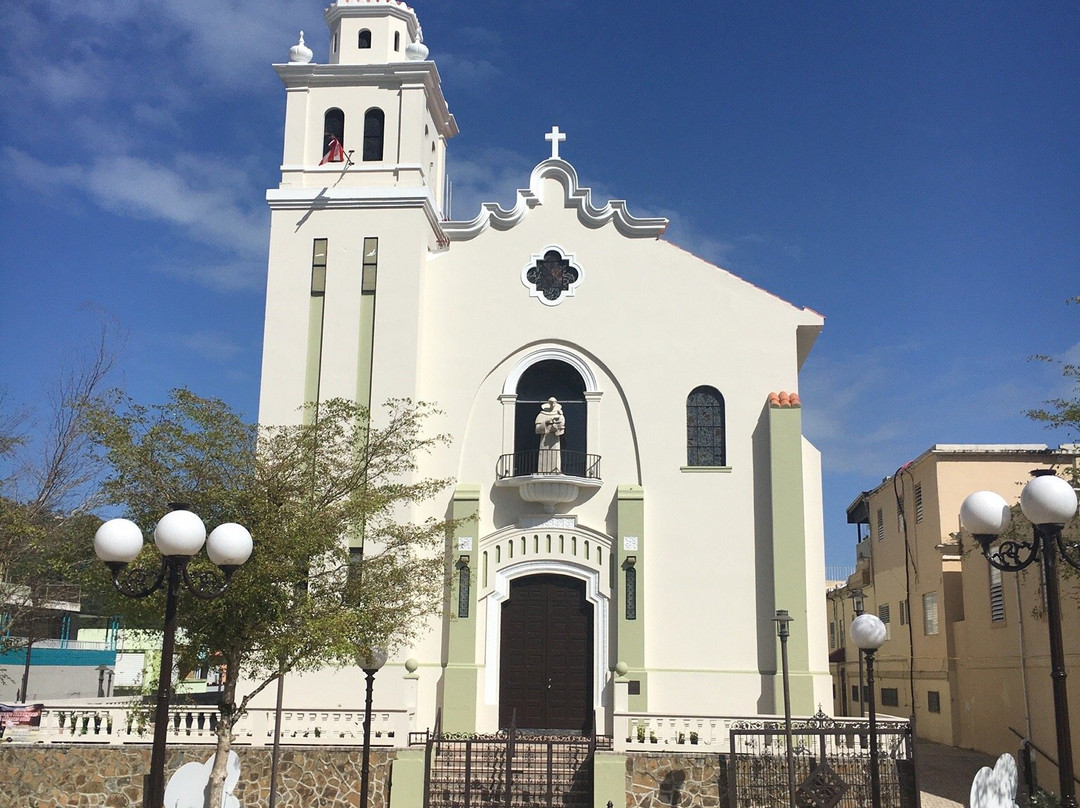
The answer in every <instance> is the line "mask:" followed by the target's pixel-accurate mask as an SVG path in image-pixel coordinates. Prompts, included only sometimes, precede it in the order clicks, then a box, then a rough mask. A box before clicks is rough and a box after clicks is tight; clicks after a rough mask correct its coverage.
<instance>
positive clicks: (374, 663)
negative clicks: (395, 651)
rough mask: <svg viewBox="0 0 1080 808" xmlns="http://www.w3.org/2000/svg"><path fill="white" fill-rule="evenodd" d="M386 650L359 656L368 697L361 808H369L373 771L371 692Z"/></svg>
mask: <svg viewBox="0 0 1080 808" xmlns="http://www.w3.org/2000/svg"><path fill="white" fill-rule="evenodd" d="M386 657H387V653H386V649H385V648H378V647H373V648H367V649H365V650H364V651H363V652H362V653H359V654H357V657H356V661H357V663H359V665H360V668H361V670H363V671H364V676H366V677H367V697H366V698H365V700H364V753H363V761H362V763H361V765H360V808H368V787H369V782H368V781H369V779H370V778H369V776H368V775H369V773H370V771H371V691H372V689H373V688H374V687H375V674H376V673H378V672H379V668H381V667H382V666H383V665H385V664H386Z"/></svg>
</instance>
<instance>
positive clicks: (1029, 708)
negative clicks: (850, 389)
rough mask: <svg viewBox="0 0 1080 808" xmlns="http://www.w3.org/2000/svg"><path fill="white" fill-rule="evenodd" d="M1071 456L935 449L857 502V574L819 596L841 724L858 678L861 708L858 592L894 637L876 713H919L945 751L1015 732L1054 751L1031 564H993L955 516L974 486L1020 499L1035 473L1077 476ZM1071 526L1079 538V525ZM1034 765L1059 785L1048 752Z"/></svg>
mask: <svg viewBox="0 0 1080 808" xmlns="http://www.w3.org/2000/svg"><path fill="white" fill-rule="evenodd" d="M1078 458H1080V447H1078V446H1076V445H1067V446H1061V447H1059V448H1057V449H1051V448H1048V447H1047V446H1045V445H1043V444H1000V445H961V444H936V445H934V446H932V447H930V448H929V449H927V450H926V451H925V452H923V453H922V454H920V455H919V456H918V457H917V458H915V460H913V461H911V462H910V463H907V464H905V465H903V466H901V467H900V468H899V469H897V470H896V472H895V473H894V474H892V475H890V476H888V477H885V478H884V479H883V480H882V483H881V485H879V486H878V487H876V488H874V489H873V490H871V491H864V492H862V493H861V494H859V496H858V497H856V498H855V500H854V501H853V502H852V503H851V505H850V506H849V507H848V511H847V515H848V522H849V523H851V524H853V525H855V526H856V530H857V545H856V556H857V568H856V572H855V574H854V575H852V576H851V578H849V579H848V581H847V583H846V585H845V586H842V587H838V588H836V589H834V590H832V591H831V592H829V593H828V595H827V598H826V601H827V608H828V620H829V629H828V631H829V635H828V636H829V650H830V668H831V670H832V675H833V694H834V701H833V709H834V711H835V714H836V715H860V714H863V713H864V712H865V709H866V704H865V702H866V695H867V694H866V685H865V680H864V681H863V690H862V695H863V700H862V701H863V703H862V705H860V699H859V695H860V688H859V667H858V657H857V656H856V649H855V648H854V647H853V646H852V644H851V643H850V641H849V639H848V628H849V626H850V624H851V619H852V618H853V616H854V610H853V602H852V598H851V594H852V590H854V589H858V590H861V592H862V594H863V608H864V609H865V610H866V611H868V612H872V613H874V614H877V615H878V616H879V617H880V618H881V619H882V621H884V622H885V624H886V628H887V629H888V639H887V640H886V642H885V644H884V645H883V646H882V647H881V649H880V650H879V651H878V653H877V663H876V672H875V679H876V682H875V693H874V696H875V699H876V703H877V705H878V708H879V710H880V711H881V712H884V713H888V714H891V715H896V716H902V717H907V716H909V715H914V716H915V719H916V728H917V733H918V735H919V736H920V737H922V738H926V739H929V740H932V741H936V742H938V743H943V744H948V745H950V746H958V747H963V748H968V749H979V750H981V751H984V752H987V753H989V754H991V755H994V756H997V755H1000V754H1002V753H1004V752H1010V753H1013V754H1015V753H1016V750H1017V749H1018V748H1019V745H1020V740H1021V739H1020V736H1018V734H1017V733H1019V735H1022V736H1023V737H1027V738H1030V739H1032V741H1034V743H1035V744H1036V745H1037V746H1039V747H1040V748H1042V749H1043V750H1046V751H1047V752H1048V753H1050V754H1053V753H1054V752H1053V750H1054V749H1055V745H1056V742H1055V735H1054V723H1053V720H1052V717H1053V714H1054V706H1053V705H1054V703H1053V698H1052V694H1051V678H1050V661H1049V641H1048V635H1047V626H1046V620H1045V617H1044V616H1043V614H1042V604H1043V600H1042V597H1043V596H1042V590H1041V580H1040V573H1039V565H1034V566H1032V567H1030V568H1029V569H1028V570H1025V571H1024V572H1022V573H1007V572H1005V573H1003V572H1001V571H999V570H997V569H995V568H994V567H992V566H990V564H988V563H987V561H986V559H985V558H983V556H982V554H981V553H980V552H979V549H978V545H977V544H976V543H975V541H974V540H973V539H972V537H971V536H969V535H966V534H961V531H960V523H959V513H960V504H961V503H962V502H963V501H964V499H965V498H966V497H967V496H968V494H971V493H973V492H975V491H981V490H989V491H995V492H996V493H998V494H1000V495H1001V496H1003V497H1004V498H1005V500H1006V501H1007V502H1010V503H1016V502H1019V497H1020V491H1021V489H1022V488H1023V486H1024V484H1025V483H1027V481H1028V480H1029V479H1031V478H1030V472H1031V471H1032V470H1034V469H1045V468H1055V469H1057V470H1058V473H1059V474H1060V475H1062V476H1065V477H1067V478H1069V477H1071V478H1073V479H1076V470H1077V466H1078ZM1070 469H1071V471H1070ZM1018 518H1019V517H1018ZM1068 529H1069V530H1072V531H1074V534H1073V535H1075V536H1076V537H1077V538H1080V523H1078V522H1077V520H1076V519H1074V520H1073V524H1072V525H1071V527H1069V528H1068ZM1074 540H1075V539H1074ZM1061 566H1062V567H1063V568H1066V570H1065V571H1062V597H1063V632H1064V637H1065V652H1066V668H1067V669H1068V670H1069V671H1070V672H1071V671H1073V670H1075V669H1080V609H1077V608H1075V607H1076V606H1077V605H1078V604H1080V581H1078V580H1077V576H1075V575H1072V574H1070V573H1069V572H1068V569H1070V568H1068V567H1067V565H1065V564H1062V565H1061ZM1068 685H1069V696H1070V711H1071V712H1072V714H1073V715H1072V721H1073V726H1078V725H1080V723H1078V722H1080V677H1077V676H1071V677H1069V679H1068ZM860 710H861V711H863V712H862V713H861V712H860ZM1077 762H1078V763H1080V761H1077ZM1038 767H1039V774H1040V779H1041V780H1042V782H1043V784H1044V785H1045V786H1046V787H1048V788H1053V787H1054V786H1053V784H1054V783H1056V782H1057V770H1056V767H1054V766H1053V765H1052V764H1051V762H1050V760H1049V759H1047V758H1045V757H1042V758H1041V759H1040V760H1039V761H1038Z"/></svg>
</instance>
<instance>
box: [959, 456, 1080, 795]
mask: <svg viewBox="0 0 1080 808" xmlns="http://www.w3.org/2000/svg"><path fill="white" fill-rule="evenodd" d="M1032 476H1033V479H1032V480H1030V481H1029V482H1028V484H1027V485H1025V486H1024V490H1023V491H1022V492H1021V493H1020V510H1022V511H1023V512H1024V516H1026V517H1027V518H1028V520H1029V521H1030V522H1031V524H1032V526H1033V527H1034V531H1033V535H1032V538H1031V541H1018V540H1012V539H1007V540H1005V541H1001V542H998V543H997V546H994V544H995V542H997V540H998V537H999V536H1000V535H1001V533H1002V532H1003V531H1004V530H1005V528H1007V527H1008V526H1009V522H1010V521H1011V519H1012V513H1011V511H1010V510H1009V505H1008V503H1007V502H1006V501H1005V499H1004V498H1003V497H1001V496H1000V495H998V494H996V493H994V492H993V491H976V492H975V493H974V494H972V495H971V496H969V497H968V498H967V499H965V500H964V502H963V504H962V505H961V506H960V523H961V524H962V525H963V526H964V528H965V529H966V530H967V531H968V532H969V533H971V534H972V535H973V536H974V537H975V540H976V541H977V542H978V543H979V547H980V549H981V550H982V554H983V556H985V558H986V560H987V561H989V562H990V564H991V566H994V567H997V568H998V569H999V570H1004V571H1005V572H1019V571H1020V570H1022V569H1024V568H1025V567H1028V566H1030V565H1031V564H1033V563H1035V562H1036V561H1041V562H1042V577H1043V585H1044V586H1045V588H1046V623H1047V628H1048V629H1049V632H1050V678H1051V680H1052V683H1053V692H1054V726H1055V730H1056V732H1057V754H1058V779H1059V783H1060V786H1059V787H1060V793H1059V796H1060V797H1061V808H1076V787H1075V786H1074V784H1073V755H1072V736H1071V734H1070V729H1069V700H1068V693H1067V691H1066V689H1065V675H1066V674H1065V647H1064V644H1063V643H1062V639H1061V593H1060V590H1059V588H1058V576H1057V556H1058V553H1059V552H1060V553H1061V557H1062V558H1063V559H1064V560H1065V561H1066V562H1067V563H1068V564H1069V565H1070V566H1073V567H1076V568H1077V569H1080V544H1078V543H1077V542H1072V543H1067V542H1065V541H1064V539H1063V538H1062V535H1061V533H1062V529H1063V528H1064V527H1065V523H1066V522H1068V521H1069V520H1070V519H1072V517H1073V514H1074V513H1076V505H1077V499H1076V492H1075V491H1074V490H1073V488H1072V486H1071V485H1069V483H1068V482H1066V481H1065V480H1063V479H1061V478H1060V477H1057V476H1055V474H1054V472H1053V471H1051V470H1049V469H1040V470H1036V471H1033V472H1032Z"/></svg>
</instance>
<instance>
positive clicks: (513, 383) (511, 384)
mask: <svg viewBox="0 0 1080 808" xmlns="http://www.w3.org/2000/svg"><path fill="white" fill-rule="evenodd" d="M547 359H557V360H558V361H560V362H565V363H566V364H568V365H570V367H572V368H573V369H574V370H576V371H577V372H578V373H579V374H581V378H582V379H583V380H584V382H585V393H586V395H587V394H589V393H596V394H599V393H600V389H599V387H598V385H597V383H596V374H595V373H593V370H592V368H591V367H590V366H589V363H588V362H586V361H585V359H584V358H583V357H582V356H580V355H579V354H577V353H574V352H573V351H571V350H570V349H569V348H563V347H560V346H550V347H547V348H541V349H539V350H536V351H531V352H530V353H527V354H525V356H523V357H522V358H521V359H519V360H518V361H517V364H515V365H514V367H513V368H512V369H511V370H510V372H509V373H508V374H507V375H506V380H505V381H504V382H503V389H502V394H503V395H504V396H516V395H517V386H518V382H519V381H521V375H522V374H523V373H524V372H525V371H526V370H528V369H529V368H530V367H532V366H533V365H535V364H536V363H537V362H543V361H545V360H547Z"/></svg>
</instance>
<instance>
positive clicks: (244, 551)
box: [94, 505, 253, 808]
mask: <svg viewBox="0 0 1080 808" xmlns="http://www.w3.org/2000/svg"><path fill="white" fill-rule="evenodd" d="M170 507H172V510H171V511H170V512H169V513H167V514H165V515H164V516H163V517H161V519H160V520H159V521H158V523H157V527H156V528H155V529H154V544H156V545H157V548H158V551H159V552H160V553H161V566H160V567H159V569H157V570H152V569H151V570H147V569H130V568H128V564H130V563H131V562H132V561H134V560H135V558H136V557H137V556H138V555H139V553H140V551H141V550H142V547H143V533H142V529H141V528H140V527H139V526H138V525H136V524H135V523H134V522H132V521H131V520H130V519H110V520H109V521H107V522H105V523H104V524H102V525H101V527H99V528H98V530H97V533H95V534H94V552H95V553H96V554H97V557H98V558H99V559H101V561H103V562H104V563H105V565H106V566H107V567H108V568H109V570H110V571H111V572H112V579H113V585H114V586H115V587H116V589H117V591H119V592H120V593H121V594H124V595H127V596H128V597H131V598H145V597H148V596H149V595H152V594H153V593H154V592H156V591H157V590H159V589H161V587H162V586H163V585H164V586H165V587H166V589H165V593H166V595H165V629H164V631H163V633H162V640H161V671H160V673H159V675H158V691H157V705H156V708H155V712H154V745H153V750H152V752H151V755H150V773H149V774H148V775H147V777H146V785H145V787H144V789H143V806H144V808H163V805H164V801H165V743H166V737H167V731H168V726H169V685H170V683H171V679H172V661H173V651H174V648H175V644H176V603H177V600H178V597H179V594H180V581H181V580H183V582H184V585H185V586H186V587H187V589H188V590H189V591H190V592H191V593H192V594H193V595H195V597H197V598H201V599H203V600H212V599H213V598H216V597H218V596H220V595H221V594H222V593H223V592H224V591H225V589H226V587H228V585H229V581H230V580H231V579H232V576H233V573H234V572H236V570H237V568H238V567H240V566H241V565H242V564H244V562H246V561H247V560H248V558H250V556H251V550H252V546H253V545H252V540H251V534H250V533H249V532H248V531H247V528H245V527H242V526H241V525H237V524H233V523H226V524H223V525H220V526H219V527H217V528H216V529H215V530H214V531H213V532H212V533H211V534H210V537H209V539H207V536H206V526H205V525H204V524H203V521H202V519H200V518H199V517H198V516H196V515H195V514H194V513H192V512H191V511H189V510H187V507H186V506H184V505H172V506H170ZM204 544H205V545H206V553H207V555H208V556H209V557H210V560H211V561H213V562H214V564H216V565H217V566H218V567H219V568H220V569H221V571H222V573H224V576H225V577H224V581H215V580H213V579H212V578H210V577H209V576H207V575H197V576H195V575H192V574H191V573H189V571H188V564H189V563H190V562H191V559H192V558H193V557H194V556H195V555H197V554H198V553H199V551H200V550H202V548H203V545H204Z"/></svg>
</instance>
